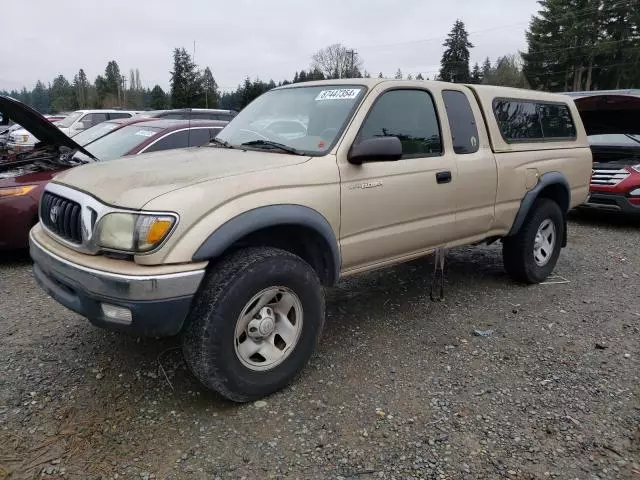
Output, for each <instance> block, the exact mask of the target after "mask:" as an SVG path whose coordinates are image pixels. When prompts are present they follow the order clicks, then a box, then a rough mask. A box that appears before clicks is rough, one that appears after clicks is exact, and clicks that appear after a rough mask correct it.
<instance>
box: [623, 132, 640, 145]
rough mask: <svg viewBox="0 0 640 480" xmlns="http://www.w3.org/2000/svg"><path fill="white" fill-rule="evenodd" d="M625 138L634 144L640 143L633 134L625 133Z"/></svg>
mask: <svg viewBox="0 0 640 480" xmlns="http://www.w3.org/2000/svg"><path fill="white" fill-rule="evenodd" d="M625 136H627V137H629V138H630V139H631V140H633V141H634V142H637V143H640V139H638V138H636V135H635V134H629V133H625Z"/></svg>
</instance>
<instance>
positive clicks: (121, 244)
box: [95, 212, 176, 253]
mask: <svg viewBox="0 0 640 480" xmlns="http://www.w3.org/2000/svg"><path fill="white" fill-rule="evenodd" d="M175 224H176V218H175V217H174V216H172V215H162V214H159V215H149V214H136V213H123V212H116V213H108V214H107V215H105V216H104V217H102V219H101V220H100V222H99V223H98V226H97V228H96V240H95V242H96V243H97V244H98V245H99V246H101V247H103V248H109V249H112V250H120V251H124V252H131V253H144V252H148V251H150V250H153V249H154V248H155V247H157V246H158V245H160V243H162V242H163V241H164V240H165V239H166V238H167V237H168V236H169V233H171V230H172V228H173V226H174V225H175Z"/></svg>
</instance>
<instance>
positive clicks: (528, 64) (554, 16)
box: [522, 0, 640, 91]
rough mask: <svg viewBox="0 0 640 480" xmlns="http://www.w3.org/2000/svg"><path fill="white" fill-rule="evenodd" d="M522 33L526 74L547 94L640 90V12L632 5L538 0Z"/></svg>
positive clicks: (632, 0) (601, 0)
mask: <svg viewBox="0 0 640 480" xmlns="http://www.w3.org/2000/svg"><path fill="white" fill-rule="evenodd" d="M539 3H540V11H539V12H538V14H537V15H536V16H535V17H534V18H533V19H532V21H531V24H530V26H529V30H528V31H527V32H526V37H527V51H526V52H524V53H523V54H522V56H523V59H524V72H525V75H526V77H527V80H528V81H529V83H530V84H531V86H532V87H533V88H536V89H544V90H551V91H570V90H574V91H575V90H591V89H595V88H598V89H611V88H633V87H637V86H638V84H640V66H639V65H640V8H639V5H638V2H637V1H636V0H629V1H615V2H613V1H606V0H541V1H540V2H539Z"/></svg>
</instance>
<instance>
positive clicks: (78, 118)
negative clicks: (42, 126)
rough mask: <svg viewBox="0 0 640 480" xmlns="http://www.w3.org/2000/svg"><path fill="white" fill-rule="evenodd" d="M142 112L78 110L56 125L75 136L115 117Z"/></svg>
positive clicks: (127, 116)
mask: <svg viewBox="0 0 640 480" xmlns="http://www.w3.org/2000/svg"><path fill="white" fill-rule="evenodd" d="M139 113H141V112H138V111H133V110H76V111H75V112H73V113H71V114H69V115H68V116H67V117H66V118H65V119H64V120H61V121H59V122H56V123H55V125H56V126H57V127H58V128H59V129H60V130H62V131H63V132H64V133H66V134H67V135H69V136H70V137H73V136H74V135H75V134H77V133H79V132H81V131H83V130H86V129H87V128H90V127H93V126H94V125H97V124H99V123H102V122H105V121H107V120H113V119H115V118H131V117H133V116H135V115H138V114H139Z"/></svg>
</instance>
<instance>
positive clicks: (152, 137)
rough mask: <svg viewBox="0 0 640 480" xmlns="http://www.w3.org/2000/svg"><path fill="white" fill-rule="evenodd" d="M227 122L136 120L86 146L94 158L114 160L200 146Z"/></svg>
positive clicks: (81, 155)
mask: <svg viewBox="0 0 640 480" xmlns="http://www.w3.org/2000/svg"><path fill="white" fill-rule="evenodd" d="M226 124H227V122H221V121H217V120H200V121H189V120H167V119H160V118H158V119H154V118H148V119H146V121H138V120H137V119H136V120H134V121H133V122H132V123H131V124H125V125H123V126H121V127H120V128H116V129H113V130H112V131H111V132H110V133H108V134H107V135H104V136H102V137H100V138H98V139H96V140H93V141H91V143H88V144H86V145H85V146H84V147H85V149H86V150H87V151H88V152H89V153H90V155H91V157H93V158H95V159H97V160H113V159H114V158H118V157H124V156H128V155H138V154H141V153H147V152H158V151H161V150H171V149H174V148H187V147H199V146H202V145H206V144H208V143H209V142H210V141H211V140H213V139H214V138H215V137H216V135H217V134H218V132H220V130H222V129H223V128H224V126H225V125H226ZM76 158H77V159H81V160H88V161H90V159H88V158H86V154H83V153H78V154H76Z"/></svg>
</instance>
